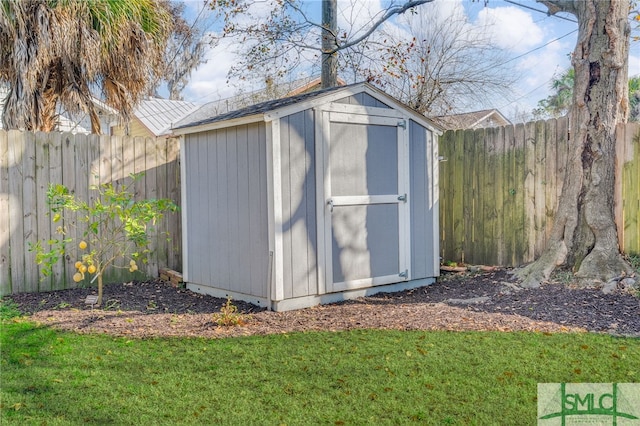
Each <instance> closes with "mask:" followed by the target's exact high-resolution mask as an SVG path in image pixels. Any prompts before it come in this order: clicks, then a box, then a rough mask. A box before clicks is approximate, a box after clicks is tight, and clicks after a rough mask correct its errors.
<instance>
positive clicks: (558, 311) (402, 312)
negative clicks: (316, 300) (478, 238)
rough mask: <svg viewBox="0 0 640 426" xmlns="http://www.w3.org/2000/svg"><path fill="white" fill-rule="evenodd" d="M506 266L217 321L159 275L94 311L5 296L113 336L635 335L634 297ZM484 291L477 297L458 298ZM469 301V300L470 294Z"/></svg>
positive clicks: (71, 303) (73, 296)
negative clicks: (529, 277)
mask: <svg viewBox="0 0 640 426" xmlns="http://www.w3.org/2000/svg"><path fill="white" fill-rule="evenodd" d="M514 283H515V279H514V278H513V276H512V275H511V274H509V271H508V270H505V269H501V270H497V271H491V272H483V273H475V274H446V275H444V276H443V277H441V278H440V279H438V282H436V283H435V284H433V285H431V286H427V287H421V288H418V289H415V290H410V291H404V292H398V293H382V294H378V295H375V296H370V297H366V298H360V299H357V300H353V301H346V302H342V303H336V304H331V305H324V306H317V307H313V308H308V309H301V310H297V311H289V312H270V311H265V310H261V309H260V308H257V307H255V306H253V305H251V304H248V303H243V302H234V304H235V305H236V306H237V307H238V309H239V312H241V313H242V314H243V319H244V320H245V321H246V324H244V325H243V326H234V327H223V326H218V325H217V324H216V323H215V322H214V319H213V315H214V314H215V313H218V312H220V308H221V307H222V306H223V304H224V303H225V302H226V301H225V300H223V299H218V298H214V297H211V296H205V295H200V294H197V293H193V292H191V291H188V290H185V289H176V288H174V287H171V286H170V285H168V284H166V283H163V282H161V281H154V282H136V283H124V284H112V285H108V286H106V288H105V303H104V304H103V306H102V307H101V308H99V309H97V308H96V309H92V308H91V307H90V306H87V305H85V303H84V300H85V298H86V296H87V295H89V294H95V289H93V288H84V289H82V288H80V289H70V290H60V291H55V292H48V293H37V294H17V295H12V296H11V297H10V298H11V299H12V300H13V301H14V302H16V303H17V304H18V305H19V306H20V309H21V311H22V312H24V313H28V314H30V315H31V317H32V319H34V320H36V321H39V322H41V323H43V324H46V325H49V326H51V327H54V328H58V329H64V330H72V331H75V332H79V333H106V334H111V335H117V336H131V337H141V338H143V337H160V336H193V337H196V336H199V337H208V338H212V337H213V338H216V337H229V336H244V335H254V334H272V333H288V332H293V331H310V330H329V331H337V330H349V329H355V328H380V329H399V330H454V331H457V330H499V331H516V330H521V331H541V332H576V331H594V332H608V333H612V334H617V335H630V336H638V337H640V299H638V298H637V297H635V296H634V295H632V294H629V293H619V294H615V295H604V294H602V293H601V292H600V291H599V290H598V289H584V288H583V289H578V288H572V287H571V286H569V285H564V284H560V283H557V282H551V283H547V284H545V285H543V286H542V287H540V288H538V289H517V288H515V286H514V285H513V284H514ZM471 298H487V299H484V300H482V299H481V300H479V301H478V302H477V303H464V302H463V303H461V302H460V301H459V300H458V301H456V299H463V300H467V299H471ZM467 302H468V300H467Z"/></svg>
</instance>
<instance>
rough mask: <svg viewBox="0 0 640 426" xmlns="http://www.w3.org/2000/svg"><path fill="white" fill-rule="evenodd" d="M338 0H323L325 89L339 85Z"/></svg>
mask: <svg viewBox="0 0 640 426" xmlns="http://www.w3.org/2000/svg"><path fill="white" fill-rule="evenodd" d="M337 32H338V0H322V69H321V74H320V80H321V87H322V88H323V89H326V88H329V87H336V86H337V85H338V52H337V47H338V43H337V40H336V37H337Z"/></svg>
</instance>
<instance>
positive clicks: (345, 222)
mask: <svg viewBox="0 0 640 426" xmlns="http://www.w3.org/2000/svg"><path fill="white" fill-rule="evenodd" d="M327 114H328V115H327ZM324 118H325V120H324V125H325V129H326V128H328V134H326V133H325V138H326V140H328V144H327V148H328V153H327V152H325V155H324V160H325V171H326V172H327V175H326V176H325V188H324V189H325V191H324V192H325V197H326V198H325V218H326V220H325V250H326V253H325V262H326V269H325V271H326V272H325V273H326V276H325V281H326V291H327V292H336V291H343V290H348V289H356V288H362V287H370V286H375V285H382V284H389V283H395V282H400V281H403V280H407V279H409V262H408V259H409V256H408V252H409V235H408V231H409V230H408V227H409V217H408V214H409V206H408V194H407V192H408V184H407V181H408V175H407V173H408V164H409V162H408V149H407V148H408V147H407V144H408V138H407V131H406V130H405V127H406V121H405V120H399V119H397V118H388V117H375V116H367V115H354V114H345V113H336V112H331V113H325V117H324ZM399 124H400V125H399ZM325 149H326V148H325Z"/></svg>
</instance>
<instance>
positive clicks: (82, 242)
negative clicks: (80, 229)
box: [78, 241, 87, 250]
mask: <svg viewBox="0 0 640 426" xmlns="http://www.w3.org/2000/svg"><path fill="white" fill-rule="evenodd" d="M78 247H80V250H84V249H86V248H87V242H86V241H80V244H78Z"/></svg>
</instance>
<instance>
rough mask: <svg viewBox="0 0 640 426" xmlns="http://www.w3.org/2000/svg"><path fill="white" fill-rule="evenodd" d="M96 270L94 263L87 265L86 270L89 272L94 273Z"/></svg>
mask: <svg viewBox="0 0 640 426" xmlns="http://www.w3.org/2000/svg"><path fill="white" fill-rule="evenodd" d="M96 270H97V268H96V265H89V267H88V268H87V271H89V273H90V274H95V273H96Z"/></svg>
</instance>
